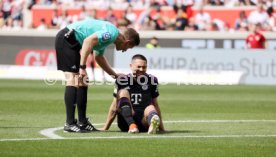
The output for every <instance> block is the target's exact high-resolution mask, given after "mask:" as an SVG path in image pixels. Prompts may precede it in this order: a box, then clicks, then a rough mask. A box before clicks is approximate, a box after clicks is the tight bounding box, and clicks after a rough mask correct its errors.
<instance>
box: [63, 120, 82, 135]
mask: <svg viewBox="0 0 276 157" xmlns="http://www.w3.org/2000/svg"><path fill="white" fill-rule="evenodd" d="M63 130H64V132H81V129H80V127H79V126H78V124H77V120H76V119H75V120H74V123H73V124H68V123H65V125H64V128H63Z"/></svg>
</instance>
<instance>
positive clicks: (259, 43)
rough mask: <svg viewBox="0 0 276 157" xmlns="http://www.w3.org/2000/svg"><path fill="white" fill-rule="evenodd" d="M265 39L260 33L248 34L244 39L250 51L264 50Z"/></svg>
mask: <svg viewBox="0 0 276 157" xmlns="http://www.w3.org/2000/svg"><path fill="white" fill-rule="evenodd" d="M265 41H266V38H265V37H264V36H263V35H262V34H261V33H255V34H250V35H248V36H247V38H246V44H247V45H249V46H250V48H252V49H264V48H265V46H264V45H265Z"/></svg>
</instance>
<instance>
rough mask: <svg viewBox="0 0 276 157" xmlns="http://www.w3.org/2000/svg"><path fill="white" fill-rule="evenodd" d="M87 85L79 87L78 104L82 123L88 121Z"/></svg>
mask: <svg viewBox="0 0 276 157" xmlns="http://www.w3.org/2000/svg"><path fill="white" fill-rule="evenodd" d="M87 89H88V87H87V86H83V87H79V88H78V89H77V106H78V114H79V121H80V122H81V123H86V122H87V119H86V107H87Z"/></svg>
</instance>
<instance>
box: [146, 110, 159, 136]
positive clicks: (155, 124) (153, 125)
mask: <svg viewBox="0 0 276 157" xmlns="http://www.w3.org/2000/svg"><path fill="white" fill-rule="evenodd" d="M159 125H160V118H159V116H158V115H154V116H153V117H152V118H151V120H150V126H149V130H148V134H156V133H157V130H158V128H159Z"/></svg>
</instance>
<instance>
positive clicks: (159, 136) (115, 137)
mask: <svg viewBox="0 0 276 157" xmlns="http://www.w3.org/2000/svg"><path fill="white" fill-rule="evenodd" d="M271 137H276V135H206V136H204V135H198V136H196V135H191V136H188V135H187V136H166V135H148V136H139V135H137V136H106V137H103V136H91V137H63V138H60V139H53V138H21V139H0V142H5V141H42V140H93V139H149V138H150V139H164V138H271Z"/></svg>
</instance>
